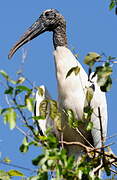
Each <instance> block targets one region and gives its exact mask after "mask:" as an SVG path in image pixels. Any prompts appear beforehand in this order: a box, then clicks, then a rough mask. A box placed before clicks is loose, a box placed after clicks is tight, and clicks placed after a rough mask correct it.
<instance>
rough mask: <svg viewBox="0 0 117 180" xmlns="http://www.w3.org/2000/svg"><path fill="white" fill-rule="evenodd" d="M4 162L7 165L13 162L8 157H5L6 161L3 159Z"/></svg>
mask: <svg viewBox="0 0 117 180" xmlns="http://www.w3.org/2000/svg"><path fill="white" fill-rule="evenodd" d="M3 161H4V162H5V163H8V164H9V163H10V162H11V160H10V159H9V158H8V157H5V158H4V159H3Z"/></svg>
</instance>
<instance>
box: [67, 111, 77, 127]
mask: <svg viewBox="0 0 117 180" xmlns="http://www.w3.org/2000/svg"><path fill="white" fill-rule="evenodd" d="M67 116H68V123H69V126H70V127H72V126H73V123H74V119H75V117H74V113H73V111H72V110H71V109H67Z"/></svg>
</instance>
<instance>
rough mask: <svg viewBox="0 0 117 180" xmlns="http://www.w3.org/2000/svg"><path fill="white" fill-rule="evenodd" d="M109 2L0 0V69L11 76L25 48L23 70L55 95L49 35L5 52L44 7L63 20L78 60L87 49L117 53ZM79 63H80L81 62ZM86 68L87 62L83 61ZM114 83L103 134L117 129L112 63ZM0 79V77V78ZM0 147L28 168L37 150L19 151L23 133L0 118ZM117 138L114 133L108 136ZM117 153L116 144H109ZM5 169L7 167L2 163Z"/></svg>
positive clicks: (116, 83) (114, 20)
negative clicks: (9, 55) (12, 50)
mask: <svg viewBox="0 0 117 180" xmlns="http://www.w3.org/2000/svg"><path fill="white" fill-rule="evenodd" d="M108 5H109V0H108V1H102V0H97V1H94V0H88V1H82V0H81V1H77V0H75V1H66V0H64V1H63V0H59V1H55V0H49V1H38V0H35V1H31V0H30V1H29V0H25V1H24V0H20V1H15V0H12V1H7V0H4V1H1V5H0V6H1V10H0V17H1V28H0V59H1V60H0V69H4V70H5V71H6V72H8V73H9V74H10V75H11V77H15V73H16V71H17V70H18V69H19V68H20V67H21V61H22V52H23V50H25V51H27V58H26V59H25V62H24V74H25V76H26V77H28V79H30V80H31V81H32V82H35V84H36V85H41V84H44V85H46V87H47V88H48V90H49V92H50V94H51V95H52V97H53V98H54V99H57V87H56V78H55V69H54V60H53V54H52V52H53V45H52V34H51V33H44V34H42V35H41V36H40V37H38V38H36V39H34V40H33V41H31V42H30V43H28V44H27V45H25V46H23V48H21V49H19V50H18V51H17V53H16V54H15V55H14V57H13V59H12V60H11V61H9V60H8V58H7V56H8V52H9V50H10V48H11V47H12V45H13V44H14V43H15V42H16V41H17V40H18V39H19V38H20V36H21V35H22V34H23V33H24V32H25V31H26V30H27V28H28V27H29V26H30V25H32V24H33V22H34V21H35V20H36V19H37V18H38V17H39V15H40V14H41V12H42V11H43V10H45V9H50V8H55V9H57V10H59V11H60V12H61V13H62V15H63V16H64V17H65V19H66V21H67V35H68V43H69V48H70V49H72V48H75V51H76V52H78V54H79V56H80V59H79V61H80V63H81V64H83V58H84V56H85V55H86V54H87V53H88V52H92V51H95V52H98V53H102V52H104V53H106V55H111V56H117V45H116V42H117V35H116V32H117V29H116V27H117V16H116V15H115V14H114V12H110V11H108ZM83 66H84V65H83ZM84 68H85V69H86V68H87V67H86V66H84ZM113 70H114V72H113V76H112V78H113V87H112V89H111V91H110V92H108V93H107V101H108V115H109V118H108V121H109V122H108V135H113V134H115V133H116V132H117V120H116V117H117V109H116V107H117V95H116V89H117V76H116V74H117V67H116V65H115V66H114V67H113ZM0 81H1V80H0ZM2 93H3V90H2V87H1V88H0V99H1V104H2V105H4V106H5V104H4V102H5V100H4V98H3V94H2ZM0 127H1V128H0V140H1V141H0V152H2V154H1V158H3V157H5V156H9V157H10V158H11V159H12V163H14V164H18V165H21V166H24V167H25V166H26V167H27V164H28V165H29V167H31V162H30V160H31V158H33V157H35V156H36V154H37V150H35V149H34V148H33V149H32V148H31V149H30V151H29V153H27V154H21V153H20V152H18V148H19V144H21V141H22V139H23V136H22V135H21V134H20V132H18V130H13V131H10V130H9V128H8V126H4V125H3V122H2V118H1V119H0ZM111 141H112V142H116V141H117V137H115V138H113V139H111ZM112 149H113V151H114V152H115V153H117V144H115V145H113V146H112ZM3 168H5V169H8V167H3Z"/></svg>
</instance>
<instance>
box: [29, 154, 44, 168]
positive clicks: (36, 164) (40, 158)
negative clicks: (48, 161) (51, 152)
mask: <svg viewBox="0 0 117 180" xmlns="http://www.w3.org/2000/svg"><path fill="white" fill-rule="evenodd" d="M43 158H44V154H41V155H39V156H38V157H36V158H35V159H33V160H32V164H33V165H34V166H38V165H39V163H40V161H41V160H42V159H43Z"/></svg>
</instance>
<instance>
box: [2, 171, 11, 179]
mask: <svg viewBox="0 0 117 180" xmlns="http://www.w3.org/2000/svg"><path fill="white" fill-rule="evenodd" d="M0 180H10V176H9V175H8V173H7V172H5V171H3V170H0Z"/></svg>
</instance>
